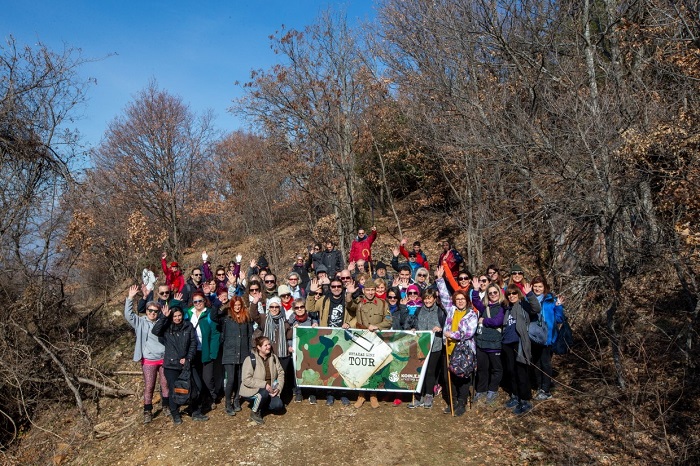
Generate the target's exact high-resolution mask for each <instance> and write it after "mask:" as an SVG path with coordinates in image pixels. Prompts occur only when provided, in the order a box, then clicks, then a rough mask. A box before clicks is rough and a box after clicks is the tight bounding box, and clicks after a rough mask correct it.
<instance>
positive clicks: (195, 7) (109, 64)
mask: <svg viewBox="0 0 700 466" xmlns="http://www.w3.org/2000/svg"><path fill="white" fill-rule="evenodd" d="M329 6H330V7H332V8H334V9H340V10H345V11H346V13H347V17H348V21H349V22H350V23H351V24H355V23H358V22H364V21H369V20H372V19H373V18H374V15H375V8H376V7H375V5H374V2H373V1H372V0H346V1H344V2H342V3H341V2H329V1H312V0H289V1H279V0H268V1H253V0H248V1H234V0H232V1H228V2H226V1H217V2H211V1H200V2H194V1H189V2H188V1H181V0H171V1H141V2H129V1H120V2H116V1H112V0H104V1H103V0H91V1H60V0H53V1H45V0H37V1H28V0H22V1H17V0H9V1H5V2H3V6H2V14H1V15H0V31H2V35H3V37H2V40H3V42H5V40H6V39H7V37H8V36H9V35H12V36H14V37H15V39H16V40H17V42H18V45H27V44H29V45H32V44H36V43H37V42H38V41H41V42H43V43H44V44H46V45H47V46H49V47H50V48H52V49H57V50H62V49H63V47H64V44H65V45H67V46H72V47H76V48H80V49H82V54H83V57H85V58H92V59H101V58H102V59H101V60H98V61H95V62H93V63H88V64H86V65H84V66H83V67H82V69H81V75H82V76H83V77H84V78H87V77H90V78H94V79H96V81H97V84H96V85H94V86H92V87H91V88H90V89H89V91H88V98H89V101H88V103H87V105H86V107H85V108H83V109H82V111H81V113H82V115H83V117H82V119H81V120H79V121H77V122H76V123H75V127H76V128H78V130H80V132H81V133H82V134H83V136H84V141H85V142H86V143H87V144H88V145H96V144H98V143H99V141H100V139H101V138H102V136H103V134H104V131H105V129H106V127H107V124H108V123H109V122H110V121H111V120H112V119H114V118H115V117H116V116H118V115H120V114H121V113H122V111H123V109H124V108H125V107H126V105H127V104H128V103H129V102H130V101H131V100H132V99H133V97H134V95H135V94H136V93H137V92H138V91H139V90H141V89H143V88H144V87H145V86H146V85H147V84H148V82H149V80H150V79H152V78H154V79H155V80H156V81H157V83H158V85H159V87H160V88H161V89H165V90H167V91H168V92H170V93H172V94H175V95H178V96H180V97H182V99H183V100H184V102H186V103H188V104H189V105H190V107H191V108H192V110H193V111H195V112H197V113H201V112H202V111H203V110H205V109H208V108H211V109H213V110H214V112H215V113H216V115H217V119H216V123H217V127H218V128H220V129H221V130H223V131H231V130H234V129H243V128H245V122H243V121H242V120H240V119H239V118H237V117H236V116H235V115H232V114H231V113H229V112H228V111H227V108H228V107H229V106H230V105H231V101H232V100H233V99H234V98H236V97H239V96H240V95H241V90H240V88H239V87H237V86H235V85H234V83H235V82H236V81H241V82H245V81H247V80H248V78H249V74H250V70H251V69H258V68H263V69H265V68H269V67H270V66H271V65H273V64H274V63H276V61H277V60H278V57H276V56H275V55H274V54H273V52H272V50H271V49H270V41H269V39H268V36H269V35H270V34H273V33H274V32H275V31H277V30H279V28H280V27H281V25H282V24H284V25H285V26H286V27H287V28H288V29H289V28H295V29H303V28H304V26H306V25H308V24H311V23H312V22H313V21H314V19H315V18H316V17H317V16H318V14H319V12H321V11H322V10H324V9H326V8H328V7H329Z"/></svg>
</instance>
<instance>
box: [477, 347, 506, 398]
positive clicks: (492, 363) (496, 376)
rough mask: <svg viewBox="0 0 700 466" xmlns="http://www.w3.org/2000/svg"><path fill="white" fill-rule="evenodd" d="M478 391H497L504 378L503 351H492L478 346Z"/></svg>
mask: <svg viewBox="0 0 700 466" xmlns="http://www.w3.org/2000/svg"><path fill="white" fill-rule="evenodd" d="M476 364H477V366H476V367H477V369H476V392H477V393H485V392H486V391H487V390H488V391H490V392H497V391H498V385H499V384H500V383H501V379H502V378H503V364H502V363H501V353H500V351H499V352H497V353H490V352H488V351H483V350H482V349H481V348H478V347H477V348H476Z"/></svg>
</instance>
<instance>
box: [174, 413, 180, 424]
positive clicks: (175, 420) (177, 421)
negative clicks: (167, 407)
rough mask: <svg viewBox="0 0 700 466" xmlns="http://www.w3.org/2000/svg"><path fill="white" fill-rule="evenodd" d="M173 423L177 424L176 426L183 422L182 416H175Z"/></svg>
mask: <svg viewBox="0 0 700 466" xmlns="http://www.w3.org/2000/svg"><path fill="white" fill-rule="evenodd" d="M173 424H175V425H176V426H179V425H180V424H182V416H180V414H177V415H175V416H173Z"/></svg>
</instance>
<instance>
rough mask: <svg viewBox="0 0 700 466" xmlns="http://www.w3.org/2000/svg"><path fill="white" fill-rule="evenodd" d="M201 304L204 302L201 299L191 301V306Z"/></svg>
mask: <svg viewBox="0 0 700 466" xmlns="http://www.w3.org/2000/svg"><path fill="white" fill-rule="evenodd" d="M203 302H204V300H203V299H195V300H193V301H192V304H199V303H203Z"/></svg>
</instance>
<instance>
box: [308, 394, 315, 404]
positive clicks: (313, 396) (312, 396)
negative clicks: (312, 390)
mask: <svg viewBox="0 0 700 466" xmlns="http://www.w3.org/2000/svg"><path fill="white" fill-rule="evenodd" d="M309 404H312V405H315V404H316V395H309Z"/></svg>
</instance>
